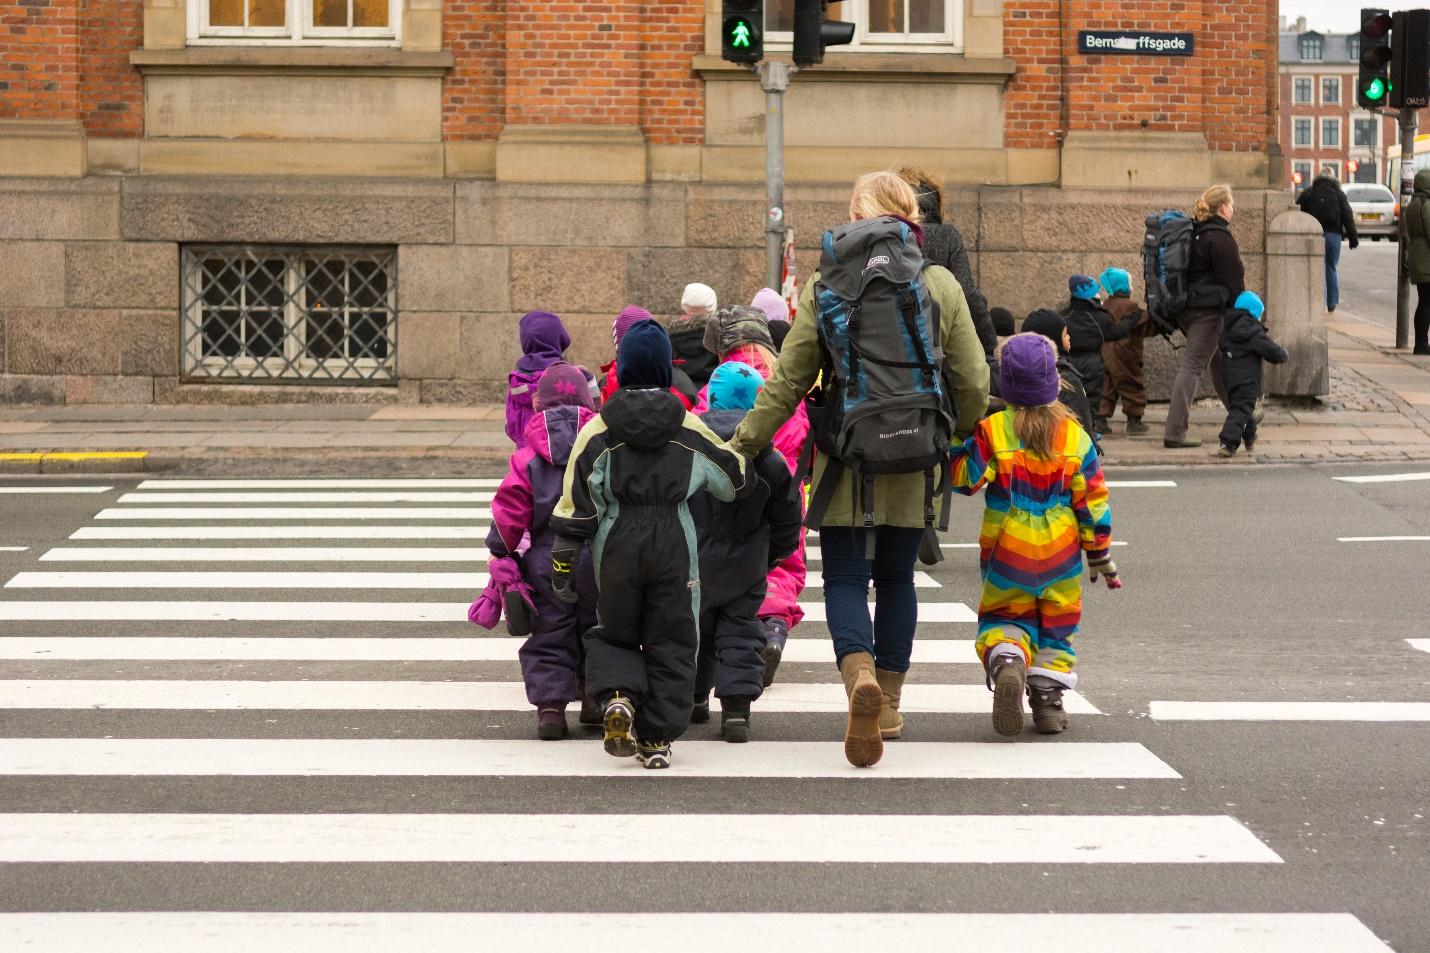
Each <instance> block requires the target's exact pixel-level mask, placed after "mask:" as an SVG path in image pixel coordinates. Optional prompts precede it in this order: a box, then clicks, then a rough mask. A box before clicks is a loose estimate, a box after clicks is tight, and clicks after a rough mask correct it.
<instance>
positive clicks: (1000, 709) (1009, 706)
mask: <svg viewBox="0 0 1430 953" xmlns="http://www.w3.org/2000/svg"><path fill="white" fill-rule="evenodd" d="M1027 682H1028V669H1027V665H1026V664H1025V663H1024V661H1023V653H1022V652H1021V651H1019V650H1017V649H1014V650H1013V651H1011V652H1007V651H1005V652H998V653H997V654H995V655H994V656H993V659H992V661H990V662H989V663H988V684H989V686H990V687H991V688H992V689H993V730H994V731H996V732H998V733H999V734H1000V735H1008V736H1012V735H1016V734H1019V733H1020V732H1022V730H1023V692H1024V691H1025V690H1026V688H1027Z"/></svg>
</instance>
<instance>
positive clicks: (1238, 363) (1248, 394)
mask: <svg viewBox="0 0 1430 953" xmlns="http://www.w3.org/2000/svg"><path fill="white" fill-rule="evenodd" d="M1218 348H1219V350H1220V351H1221V380H1222V386H1223V387H1225V388H1226V404H1227V414H1226V423H1224V424H1222V428H1221V442H1222V445H1223V446H1227V447H1230V448H1232V449H1233V450H1235V449H1236V448H1237V447H1239V446H1241V444H1242V442H1243V441H1247V440H1250V441H1255V440H1256V416H1255V414H1256V401H1257V398H1259V397H1260V396H1261V362H1262V361H1263V360H1267V361H1270V362H1271V363H1272V364H1284V363H1286V359H1287V357H1288V355H1287V353H1286V349H1285V348H1283V347H1282V346H1281V345H1279V344H1277V343H1276V342H1275V341H1273V340H1271V337H1270V335H1268V334H1267V333H1266V326H1265V325H1263V324H1262V323H1261V322H1260V321H1259V320H1257V319H1256V318H1255V317H1254V316H1253V315H1251V314H1250V313H1248V312H1246V311H1243V310H1241V309H1240V308H1237V309H1235V310H1232V311H1228V312H1227V315H1226V325H1225V327H1224V328H1223V329H1222V332H1221V340H1220V342H1218Z"/></svg>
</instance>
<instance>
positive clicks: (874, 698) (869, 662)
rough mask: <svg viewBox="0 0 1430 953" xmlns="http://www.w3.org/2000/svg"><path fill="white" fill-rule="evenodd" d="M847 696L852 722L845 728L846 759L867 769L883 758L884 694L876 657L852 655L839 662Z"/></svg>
mask: <svg viewBox="0 0 1430 953" xmlns="http://www.w3.org/2000/svg"><path fill="white" fill-rule="evenodd" d="M839 674H840V675H841V676H843V678H844V693H845V694H846V695H848V696H849V723H848V725H847V726H846V727H845V729H844V757H846V758H848V759H849V763H850V764H852V765H854V766H855V767H856V768H868V767H871V766H873V765H875V764H878V763H879V759H880V758H882V757H883V756H884V739H883V738H882V737H881V736H880V734H879V717H880V715H881V714H882V713H883V710H884V693H883V692H882V691H880V690H879V681H878V679H877V678H875V676H874V656H872V655H870V654H869V653H868V652H851V653H849V654H848V655H846V656H844V658H842V659H840V660H839Z"/></svg>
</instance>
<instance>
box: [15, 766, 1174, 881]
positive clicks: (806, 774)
mask: <svg viewBox="0 0 1430 953" xmlns="http://www.w3.org/2000/svg"><path fill="white" fill-rule="evenodd" d="M676 752H677V753H676V757H675V759H674V761H673V762H672V764H671V767H670V769H669V770H668V771H647V770H645V769H644V768H642V767H641V766H640V765H639V764H636V763H635V762H634V761H633V760H632V759H627V758H612V757H611V756H610V755H608V754H606V753H605V751H603V750H601V746H600V745H598V744H565V745H553V744H551V743H549V742H544V741H535V740H532V741H466V740H460V739H437V740H433V739H418V738H413V739H396V740H394V739H388V738H292V739H290V738H282V739H279V738H252V739H249V738H0V777H4V776H17V775H25V776H40V775H45V776H66V777H70V776H104V777H115V776H130V775H133V776H150V777H159V776H162V777H338V776H343V777H425V776H435V777H562V778H609V777H622V778H645V779H650V778H659V777H677V778H678V777H688V778H689V777H703V778H811V779H813V778H854V779H858V780H863V779H869V778H873V779H878V778H885V779H888V778H896V779H897V778H904V779H908V778H946V779H952V778H959V779H990V778H999V779H1018V780H1028V779H1034V778H1040V779H1061V780H1088V779H1113V778H1116V779H1159V780H1176V779H1179V778H1180V777H1181V775H1180V774H1178V773H1177V772H1176V771H1174V770H1173V769H1172V768H1171V767H1170V766H1169V765H1168V764H1167V763H1166V762H1164V761H1162V760H1161V759H1160V758H1158V757H1157V756H1156V755H1154V754H1153V753H1152V752H1150V751H1148V750H1147V749H1146V748H1145V747H1143V746H1142V745H1140V744H1136V743H1133V742H1079V741H1072V742H1069V741H1061V742H1058V743H1057V744H1050V745H1046V744H1006V743H1004V742H988V743H979V742H938V741H920V742H910V743H909V744H901V745H897V746H895V747H894V748H893V749H891V750H890V751H889V752H888V753H887V754H886V755H885V757H884V760H883V761H880V762H879V766H878V768H876V769H874V770H868V769H865V768H855V767H851V766H850V764H849V763H848V762H847V761H845V760H844V744H843V742H839V741H772V742H766V743H762V744H753V745H732V744H727V743H726V742H723V741H678V742H676ZM400 818H401V816H400V815H397V816H395V818H394V819H395V820H399V821H400ZM825 834H826V836H827V835H828V831H827V830H826V831H825ZM1004 843H1005V844H1006V843H1007V841H1006V839H1005V841H1004ZM1014 853H1016V851H1015V852H1014Z"/></svg>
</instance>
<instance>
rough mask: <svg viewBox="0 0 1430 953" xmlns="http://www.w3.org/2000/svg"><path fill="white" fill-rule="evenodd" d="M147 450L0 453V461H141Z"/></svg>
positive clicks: (146, 454)
mask: <svg viewBox="0 0 1430 953" xmlns="http://www.w3.org/2000/svg"><path fill="white" fill-rule="evenodd" d="M147 456H149V451H148V450H83V451H74V450H42V451H40V452H38V453H0V460H4V461H11V462H17V463H19V462H24V463H35V462H37V461H40V460H69V461H75V460H143V459H144V458H145V457H147Z"/></svg>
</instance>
